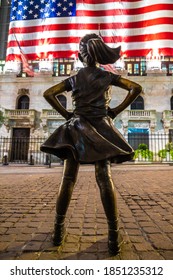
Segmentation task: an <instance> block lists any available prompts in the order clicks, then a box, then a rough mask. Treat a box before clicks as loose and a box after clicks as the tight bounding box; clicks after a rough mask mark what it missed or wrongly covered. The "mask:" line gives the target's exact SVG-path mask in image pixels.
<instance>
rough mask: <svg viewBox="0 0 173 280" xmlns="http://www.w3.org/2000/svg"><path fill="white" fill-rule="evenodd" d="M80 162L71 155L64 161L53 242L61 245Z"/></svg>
mask: <svg viewBox="0 0 173 280" xmlns="http://www.w3.org/2000/svg"><path fill="white" fill-rule="evenodd" d="M78 169H79V163H78V162H77V161H76V160H75V159H74V157H73V156H70V157H69V158H68V159H66V160H65V161H64V171H63V177H62V181H61V185H60V189H59V193H58V197H57V201H56V216H55V224H54V236H53V243H54V245H56V246H59V245H61V243H62V241H63V238H64V231H65V230H64V222H65V216H66V212H67V209H68V206H69V203H70V200H71V196H72V192H73V188H74V185H75V182H76V179H77V174H78Z"/></svg>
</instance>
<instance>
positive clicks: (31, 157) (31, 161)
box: [29, 155, 34, 165]
mask: <svg viewBox="0 0 173 280" xmlns="http://www.w3.org/2000/svg"><path fill="white" fill-rule="evenodd" d="M29 165H34V158H33V155H30V160H29Z"/></svg>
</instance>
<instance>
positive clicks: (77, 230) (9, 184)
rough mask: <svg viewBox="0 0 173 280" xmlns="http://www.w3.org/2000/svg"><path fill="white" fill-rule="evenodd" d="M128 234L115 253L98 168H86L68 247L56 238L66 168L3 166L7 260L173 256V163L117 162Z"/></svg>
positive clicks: (0, 183)
mask: <svg viewBox="0 0 173 280" xmlns="http://www.w3.org/2000/svg"><path fill="white" fill-rule="evenodd" d="M112 175H113V179H114V181H115V185H116V190H117V199H118V208H119V217H120V232H121V235H122V236H123V238H124V244H123V246H122V251H121V253H120V254H119V255H117V256H110V255H109V253H108V250H107V224H106V219H105V215H104V211H103V208H102V204H101V201H100V196H99V191H98V187H97V185H96V181H95V176H94V167H93V166H90V165H88V166H81V167H80V173H79V176H78V181H77V184H76V187H75V190H74V193H73V197H72V200H71V203H70V207H69V210H68V213H67V219H66V237H65V241H64V243H63V245H62V246H60V247H54V246H53V245H52V241H51V234H52V231H53V222H54V213H55V201H56V195H57V191H58V187H59V183H60V180H61V176H62V166H54V167H53V168H46V167H21V166H17V167H15V166H14V167H12V166H10V165H9V166H1V167H0V205H1V208H0V213H1V215H0V223H1V224H0V259H1V260H11V259H13V260H14V259H15V260H56V259H63V260H66V259H68V260H109V259H118V260H119V259H120V260H139V259H141V260H153V259H154V260H173V198H172V194H173V167H172V166H169V165H160V166H158V165H156V166H154V165H151V166H148V165H144V166H139V165H118V166H116V165H113V166H112Z"/></svg>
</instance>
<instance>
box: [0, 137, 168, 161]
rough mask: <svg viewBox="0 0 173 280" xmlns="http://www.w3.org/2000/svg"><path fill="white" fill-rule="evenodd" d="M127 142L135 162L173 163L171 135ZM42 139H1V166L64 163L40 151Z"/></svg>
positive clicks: (132, 138) (131, 139)
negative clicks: (133, 152) (132, 150)
mask: <svg viewBox="0 0 173 280" xmlns="http://www.w3.org/2000/svg"><path fill="white" fill-rule="evenodd" d="M125 138H126V140H127V141H128V142H129V144H130V145H131V146H132V147H133V148H134V150H135V156H134V159H133V161H135V162H151V163H156V162H157V163H164V162H173V139H172V138H173V135H171V136H170V134H160V133H154V134H138V133H136V134H135V135H131V136H130V135H129V134H128V135H125ZM45 140H46V139H45V138H41V137H20V138H19V137H12V138H9V137H0V163H1V164H9V163H10V164H13V163H16V164H21V163H22V164H30V165H33V164H39V165H43V164H47V165H50V162H56V163H60V164H61V163H62V161H61V160H60V159H59V158H57V157H55V156H52V155H51V156H50V155H49V154H45V153H43V152H41V151H40V146H41V144H42V143H43V142H44V141H45Z"/></svg>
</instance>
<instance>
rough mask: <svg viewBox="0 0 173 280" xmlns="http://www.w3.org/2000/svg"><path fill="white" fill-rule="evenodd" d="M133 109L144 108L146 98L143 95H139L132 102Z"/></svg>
mask: <svg viewBox="0 0 173 280" xmlns="http://www.w3.org/2000/svg"><path fill="white" fill-rule="evenodd" d="M131 110H144V99H143V97H142V96H138V97H137V98H136V100H135V101H134V102H133V103H132V104H131Z"/></svg>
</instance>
